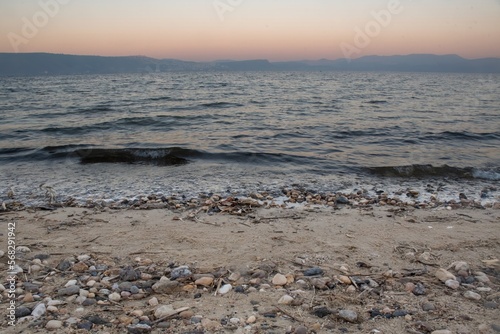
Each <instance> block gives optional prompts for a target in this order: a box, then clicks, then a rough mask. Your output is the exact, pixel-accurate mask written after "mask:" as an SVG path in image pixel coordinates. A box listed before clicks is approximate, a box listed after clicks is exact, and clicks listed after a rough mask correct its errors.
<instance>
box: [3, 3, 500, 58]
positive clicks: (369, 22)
mask: <svg viewBox="0 0 500 334" xmlns="http://www.w3.org/2000/svg"><path fill="white" fill-rule="evenodd" d="M231 3H233V4H235V5H230V4H231ZM43 4H45V5H43ZM217 5H218V6H219V7H217ZM224 6H225V7H224ZM391 6H393V7H391ZM0 7H1V11H0V31H1V35H0V52H16V51H18V52H54V53H67V54H94V55H145V56H150V57H155V58H178V59H186V60H199V61H202V60H205V61H206V60H215V59H255V58H267V59H270V60H274V61H277V60H301V59H320V58H328V59H336V58H341V57H344V56H345V55H344V54H343V52H342V50H343V49H342V48H341V45H350V46H353V47H356V52H355V53H353V54H352V57H353V58H356V57H359V56H364V55H371V54H377V55H393V54H409V53H435V54H452V53H454V54H459V55H461V56H463V57H465V58H481V57H500V42H499V41H500V1H497V0H477V1H474V2H472V1H469V0H468V1H465V0H454V1H449V0H434V1H428V0H420V1H415V0H414V1H411V0H407V1H404V0H399V1H398V0H383V1H378V0H370V1H368V0H357V1H351V2H348V3H347V4H346V3H345V2H344V1H329V0H309V1H305V0H288V1H284V0H275V1H267V2H265V1H263V0H252V1H251V0H239V1H237V0H232V1H229V0H182V1H180V0H171V1H163V0H143V1H140V2H139V1H133V0H123V1H118V0H109V1H106V2H105V3H103V1H97V0H86V1H83V0H38V1H31V0H25V1H11V0H0ZM216 7H217V8H219V10H218V9H217V8H216ZM389 8H397V9H398V10H397V11H396V10H394V11H393V12H392V13H391V12H390V11H389ZM380 11H386V12H385V13H389V21H388V24H384V25H381V24H380V23H378V22H377V21H376V20H375V18H374V16H373V12H380ZM37 20H38V21H37ZM27 25H28V26H29V25H33V26H35V31H33V30H29V28H27V27H26V26H27ZM374 25H378V28H377V29H378V30H377V31H375V33H373V34H372V36H369V37H368V40H369V41H368V43H366V45H362V47H360V45H359V44H358V45H356V42H355V41H356V38H357V33H356V31H359V30H361V31H365V30H366V28H367V27H370V26H371V27H373V26H374ZM27 32H28V33H27ZM358 38H359V36H358Z"/></svg>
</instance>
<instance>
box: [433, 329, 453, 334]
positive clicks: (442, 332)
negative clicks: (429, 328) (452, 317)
mask: <svg viewBox="0 0 500 334" xmlns="http://www.w3.org/2000/svg"><path fill="white" fill-rule="evenodd" d="M431 334H452V333H451V331H449V330H447V329H440V330H437V331H433V332H431Z"/></svg>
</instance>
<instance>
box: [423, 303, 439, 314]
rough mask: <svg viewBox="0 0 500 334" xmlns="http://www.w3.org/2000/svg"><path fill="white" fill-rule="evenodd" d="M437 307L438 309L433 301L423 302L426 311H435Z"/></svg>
mask: <svg viewBox="0 0 500 334" xmlns="http://www.w3.org/2000/svg"><path fill="white" fill-rule="evenodd" d="M435 309H436V307H435V306H434V304H432V303H423V304H422V310H424V311H425V312H429V311H434V310H435Z"/></svg>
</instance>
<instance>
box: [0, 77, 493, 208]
mask: <svg viewBox="0 0 500 334" xmlns="http://www.w3.org/2000/svg"><path fill="white" fill-rule="evenodd" d="M0 116H1V118H0V119H1V121H0V202H2V201H3V202H9V201H18V202H20V203H23V204H24V205H26V206H30V205H33V206H36V205H42V204H43V203H46V202H47V187H51V189H53V191H54V193H55V196H56V200H57V201H65V200H67V199H68V198H73V199H74V200H75V201H77V202H80V203H82V204H83V203H88V202H89V201H94V202H100V203H103V204H106V203H110V202H116V201H123V200H134V199H137V198H141V197H144V196H148V195H156V196H182V198H186V199H187V198H197V197H199V196H206V195H211V194H220V195H221V196H248V195H250V194H252V193H256V192H266V193H268V194H271V195H272V196H276V197H278V196H282V195H283V193H284V191H285V190H286V189H293V188H300V189H306V190H307V191H310V192H313V193H342V194H350V193H355V192H359V191H363V192H364V193H365V194H366V195H367V196H374V197H375V196H377V195H378V194H380V193H382V192H385V193H386V194H388V196H389V197H397V198H399V199H401V200H403V201H404V200H408V201H410V200H412V201H415V200H419V201H426V200H428V199H429V197H430V196H431V195H434V196H437V197H438V198H439V199H440V200H441V201H445V202H446V201H459V199H460V198H459V194H460V193H462V194H464V195H465V196H466V197H467V198H468V199H471V200H474V201H478V202H480V203H482V204H488V203H490V204H491V203H497V202H499V201H500V75H499V74H458V73H455V74H449V73H446V74H445V73H361V72H353V73H350V72H172V73H143V74H110V75H71V76H49V75H47V76H39V77H7V78H2V79H1V80H0ZM409 189H413V190H415V191H418V192H419V195H418V197H419V198H417V199H415V198H412V199H410V198H406V196H407V195H405V194H406V192H407V191H408V190H409ZM8 195H10V196H8Z"/></svg>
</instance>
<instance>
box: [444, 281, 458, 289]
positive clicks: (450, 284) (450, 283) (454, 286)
mask: <svg viewBox="0 0 500 334" xmlns="http://www.w3.org/2000/svg"><path fill="white" fill-rule="evenodd" d="M444 284H445V285H446V286H447V287H449V288H450V289H453V290H456V289H458V288H459V287H460V282H458V281H456V280H454V279H449V280H447V281H446V282H445V283H444Z"/></svg>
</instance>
